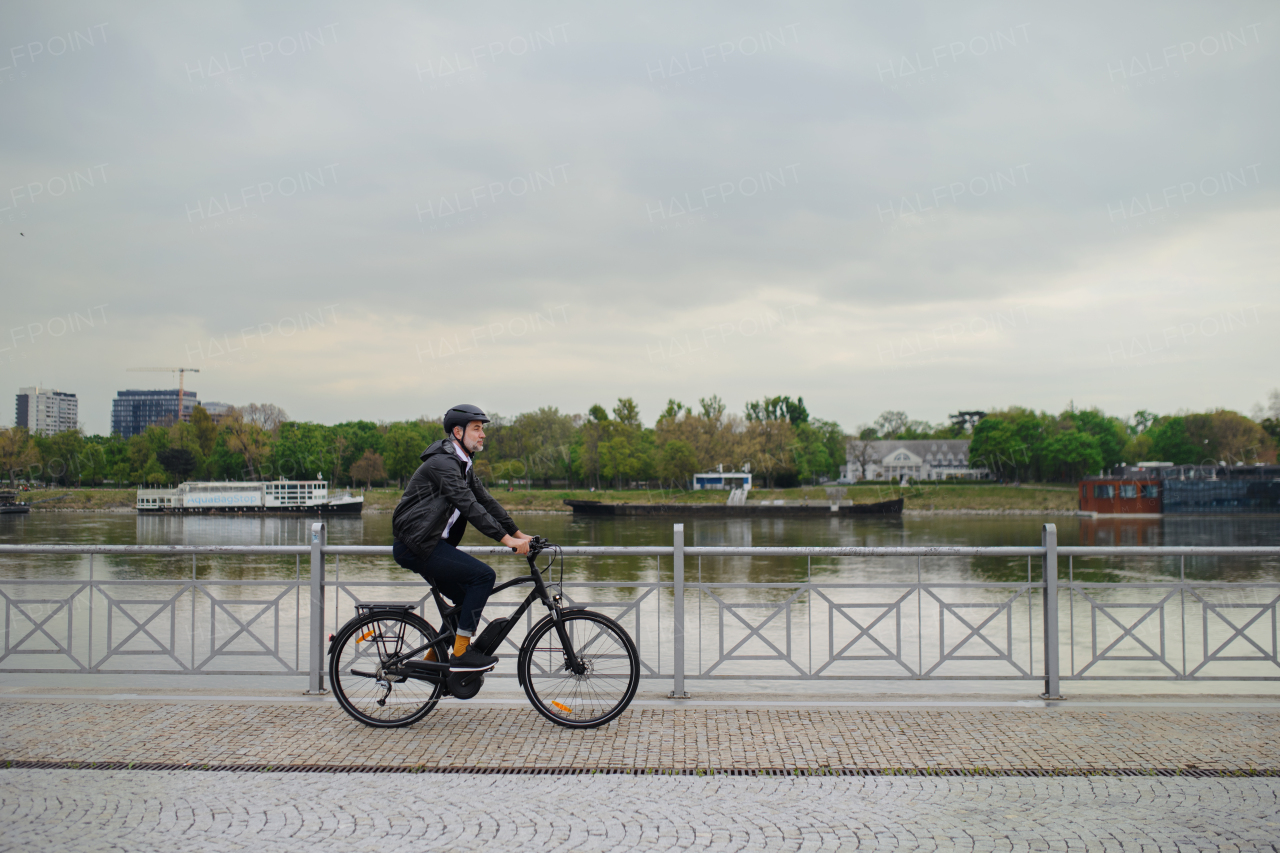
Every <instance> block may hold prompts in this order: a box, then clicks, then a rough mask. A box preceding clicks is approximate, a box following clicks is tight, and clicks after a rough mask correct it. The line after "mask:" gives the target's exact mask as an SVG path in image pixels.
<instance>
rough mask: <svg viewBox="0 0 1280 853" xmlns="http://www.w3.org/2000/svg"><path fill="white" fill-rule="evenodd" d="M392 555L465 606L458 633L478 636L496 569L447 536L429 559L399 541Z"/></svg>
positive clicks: (459, 614) (457, 602) (448, 596)
mask: <svg viewBox="0 0 1280 853" xmlns="http://www.w3.org/2000/svg"><path fill="white" fill-rule="evenodd" d="M391 555H392V556H393V557H395V560H396V562H397V563H399V564H400V566H401V567H402V568H405V569H408V570H409V571H411V572H417V573H418V574H420V575H422V579H423V580H425V581H426V582H427V583H429V584H431V585H432V586H433V587H435V588H436V589H438V590H440V593H441V594H442V595H443V596H444V597H445V598H447V599H449V600H450V601H452V602H453V603H454V604H458V605H461V610H459V611H458V634H459V636H463V637H471V636H474V635H475V632H476V626H478V625H479V624H480V614H481V613H482V612H483V611H484V605H485V602H487V601H488V600H489V593H491V592H493V583H494V581H495V580H496V579H497V575H495V574H494V573H493V569H491V568H489V567H488V566H486V565H485V564H484V563H482V562H480V561H479V560H477V559H476V558H475V557H473V556H471V555H470V554H464V553H463V552H462V551H459V550H458V549H457V548H455V547H454V546H452V545H450V544H449V543H448V542H445V541H444V540H443V539H442V540H440V543H439V544H437V545H436V548H435V550H434V551H432V552H431V556H430V557H428V558H427V559H426V560H423V559H422V558H421V557H419V556H418V555H417V554H415V553H414V552H413V549H411V548H410V547H409V546H408V545H406V544H404V543H403V542H401V541H399V540H396V542H395V543H394V544H393V545H392V546H391Z"/></svg>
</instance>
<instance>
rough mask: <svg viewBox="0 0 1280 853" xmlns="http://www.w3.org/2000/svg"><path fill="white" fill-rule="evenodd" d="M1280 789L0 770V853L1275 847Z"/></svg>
mask: <svg viewBox="0 0 1280 853" xmlns="http://www.w3.org/2000/svg"><path fill="white" fill-rule="evenodd" d="M1278 795H1280V780H1277V779H1167V778H1133V779H1127V778H1107V777H1091V778H1081V777H1070V778H1023V779H1015V778H1009V777H1005V778H982V779H959V778H949V779H947V778H941V779H939V778H928V779H925V778H895V779H889V778H830V777H828V778H803V777H802V778H762V777H724V776H720V777H711V778H698V777H691V776H677V777H639V778H637V777H632V776H573V777H565V776H479V775H465V774H432V773H424V774H415V775H405V774H366V773H359V774H348V773H341V774H340V773H246V772H239V773H202V772H194V773H193V772H185V771H170V772H147V771H115V772H112V771H96V770H0V849H4V850H24V851H27V850H40V851H62V850H83V851H95V853H96V851H100V850H104V849H124V850H129V851H153V850H154V851H165V853H171V851H185V850H191V851H201V853H206V851H214V852H215V853H217V852H218V851H232V850H251V851H255V853H256V851H284V850H289V851H328V850H341V851H376V853H389V851H399V850H405V851H423V850H483V851H489V853H493V852H494V851H506V850H521V851H530V850H563V851H633V850H661V851H667V850H694V849H696V850H699V851H703V850H706V851H731V850H732V851H737V850H769V851H793V850H794V851H800V850H854V849H857V850H962V851H968V850H974V851H977V850H982V851H990V850H996V851H1001V850H1063V851H1066V850H1071V851H1092V850H1097V851H1107V853H1115V851H1151V853H1157V851H1159V852H1160V853H1168V851H1191V850H1270V851H1274V850H1277V839H1280V803H1278V799H1277V798H1278Z"/></svg>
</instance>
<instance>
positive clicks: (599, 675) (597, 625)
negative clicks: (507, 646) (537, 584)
mask: <svg viewBox="0 0 1280 853" xmlns="http://www.w3.org/2000/svg"><path fill="white" fill-rule="evenodd" d="M562 623H563V624H564V630H565V634H566V635H567V636H568V638H569V643H570V645H571V646H572V647H573V650H574V653H575V654H576V656H577V664H576V665H575V662H574V661H573V660H571V659H570V657H569V654H568V653H567V652H566V650H565V648H564V645H563V643H561V642H560V635H559V634H558V633H557V632H556V624H555V622H554V620H552V619H550V618H547V619H544V620H543V621H542V622H540V623H539V624H538V625H536V626H534V629H533V633H531V634H530V635H529V638H528V639H527V640H526V641H525V645H524V649H523V651H522V654H521V655H520V664H519V666H520V678H521V680H522V681H523V682H524V692H525V695H526V696H528V697H529V701H530V702H531V703H533V707H534V708H536V709H537V710H538V713H540V714H542V716H544V717H546V718H547V719H548V720H550V721H551V722H553V723H557V724H559V725H562V726H567V727H569V728H575V729H591V728H595V727H596V726H602V725H604V724H605V723H607V722H609V721H610V720H613V719H614V718H616V717H617V716H618V715H619V714H621V713H622V712H623V711H625V710H626V709H627V706H628V705H630V704H631V700H632V699H634V698H635V695H636V688H637V687H639V686H640V654H639V653H638V652H637V651H636V646H635V643H633V642H632V641H631V637H630V635H628V634H627V632H626V631H625V630H624V629H623V627H622V626H621V625H619V624H618V623H617V622H614V621H613V620H612V619H610V618H609V617H608V616H605V615H603V614H600V613H594V612H592V611H590V610H571V611H569V612H568V613H565V614H564V616H563V618H562Z"/></svg>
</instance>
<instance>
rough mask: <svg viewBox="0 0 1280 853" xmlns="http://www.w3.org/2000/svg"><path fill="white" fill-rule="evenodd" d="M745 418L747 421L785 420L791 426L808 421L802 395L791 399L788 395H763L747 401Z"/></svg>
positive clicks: (807, 413) (807, 411)
mask: <svg viewBox="0 0 1280 853" xmlns="http://www.w3.org/2000/svg"><path fill="white" fill-rule="evenodd" d="M746 418H747V420H748V421H784V420H785V421H787V422H788V423H790V424H791V425H792V426H797V425H799V424H803V423H808V422H809V410H808V409H806V408H805V405H804V397H797V398H796V399H795V400H792V399H791V398H790V397H765V398H764V399H763V400H757V401H753V402H749V403H747V410H746Z"/></svg>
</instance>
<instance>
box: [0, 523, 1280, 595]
mask: <svg viewBox="0 0 1280 853" xmlns="http://www.w3.org/2000/svg"><path fill="white" fill-rule="evenodd" d="M315 520H316V519H312V518H298V517H289V516H250V517H245V516H233V515H207V516H164V515H135V514H132V513H114V512H112V513H107V512H97V513H94V512H42V513H31V514H29V515H7V516H0V543H5V544H21V543H58V544H68V545H71V544H104V545H135V544H137V545H142V544H147V545H159V544H166V545H306V544H308V542H309V541H310V529H311V525H312V523H314V521H315ZM516 521H517V523H518V524H519V525H520V526H521V529H522V530H524V531H525V532H528V533H535V534H538V535H542V536H545V537H547V538H548V539H550V540H551V541H553V542H557V543H560V544H562V545H632V546H634V545H670V544H671V542H672V533H673V531H672V525H673V523H675V522H677V521H680V519H676V518H660V519H659V518H627V519H614V518H585V517H578V518H575V517H574V516H572V515H570V514H567V513H529V514H525V515H522V516H517V518H516ZM1046 523H1052V524H1055V525H1056V526H1057V529H1058V544H1059V545H1274V544H1277V543H1280V516H1273V517H1265V516H1251V517H1245V516H1165V517H1161V518H1132V519H1125V518H1107V519H1089V518H1077V517H1075V516H1063V515H1045V516H1030V515H1028V516H1023V515H1019V516H1003V515H1000V516H991V515H908V516H904V517H896V518H894V517H868V518H839V519H835V518H833V519H797V518H786V519H782V518H778V519H721V520H707V519H699V520H685V521H684V525H685V545H686V546H695V545H702V546H712V545H733V546H738V545H755V546H770V545H775V546H776V545H787V546H800V545H808V546H895V545H899V546H900V545H975V546H984V545H985V546H990V545H1039V544H1040V533H1041V528H1042V526H1043V525H1044V524H1046ZM327 524H328V537H329V542H330V543H331V544H334V545H390V544H391V541H392V535H391V515H390V514H389V513H380V514H373V513H370V514H366V515H364V516H362V517H356V518H331V519H328V520H327ZM464 544H468V545H485V544H493V543H492V542H491V541H490V540H488V539H487V538H485V537H484V536H482V535H480V534H478V533H477V532H476V531H475V530H474V529H469V530H468V531H467V535H466V538H465V540H464ZM189 560H190V558H187V563H185V564H184V569H183V571H189V570H190V569H189ZM294 562H295V561H294V560H293V559H292V558H288V559H284V558H278V557H265V558H264V557H235V558H228V557H210V558H206V557H201V558H199V560H198V561H197V570H198V572H199V575H200V576H201V577H206V578H227V579H231V578H240V579H250V578H254V577H269V576H276V577H279V576H281V574H280V573H281V572H287V573H290V574H291V573H292V571H291V570H292V569H294V568H295V566H294V565H292V564H293V563H294ZM178 563H179V561H178V560H176V559H173V558H163V557H146V558H116V557H112V558H109V559H106V560H101V559H100V562H99V563H98V565H99V567H100V569H103V570H106V571H108V572H111V573H116V572H119V573H123V574H122V575H121V576H129V575H131V574H133V572H135V571H143V572H144V574H146V573H149V572H150V571H152V570H155V571H164V570H165V568H166V567H169V566H174V567H176V566H177V565H178ZM508 563H509V564H510V566H511V570H512V572H515V571H518V568H519V565H520V564H519V563H518V562H516V561H515V560H511V559H501V560H499V561H497V562H496V565H497V566H498V569H499V575H500V577H501V576H502V575H503V567H505V566H506V565H507V564H508ZM1076 563H1077V565H1074V566H1073V567H1072V569H1073V571H1074V576H1075V577H1076V578H1077V579H1082V580H1091V581H1119V580H1123V579H1125V578H1141V577H1150V578H1151V579H1157V578H1168V577H1177V576H1178V575H1179V572H1180V571H1182V568H1183V567H1182V565H1181V563H1180V561H1179V560H1178V559H1175V558H1144V557H1133V558H1125V559H1120V558H1105V559H1096V560H1085V561H1076ZM286 564H289V565H286ZM895 564H896V565H898V566H899V567H909V568H910V574H911V575H915V573H916V570H917V565H916V561H915V560H914V559H910V560H907V561H905V562H904V561H884V560H877V559H861V558H838V559H822V560H819V559H815V560H813V561H812V562H809V561H806V560H803V559H800V560H794V559H780V560H775V559H761V558H754V559H752V558H706V559H704V560H702V565H701V570H702V572H703V578H704V579H705V580H708V581H716V582H721V581H757V582H759V581H771V582H786V581H795V580H803V579H804V578H805V577H806V576H807V575H808V574H809V572H811V571H812V572H813V573H814V576H815V577H822V578H825V579H828V580H832V581H847V582H863V581H869V580H880V579H883V578H884V577H885V566H893V565H895ZM130 567H133V568H130ZM144 567H146V568H144ZM304 568H305V567H304ZM920 569H921V571H922V572H923V573H924V577H925V579H934V580H989V581H997V580H999V581H1013V580H1019V579H1025V577H1026V570H1027V565H1026V560H1025V558H1022V559H1012V560H1004V559H993V558H954V557H953V558H931V559H926V560H924V561H923V563H922V565H921V566H920ZM87 570H88V560H87V558H81V557H49V556H24V557H13V556H8V557H0V577H5V578H19V577H23V578H36V577H63V578H74V577H80V576H87V574H85V573H86V572H87ZM343 570H344V571H347V572H353V573H358V574H360V575H363V576H367V577H369V578H375V577H376V578H385V579H387V580H402V579H404V578H405V575H406V573H405V572H404V571H403V570H401V569H400V568H399V567H398V566H396V565H395V563H393V562H392V561H391V560H390V558H386V559H374V558H367V559H354V558H349V559H348V560H345V561H344V566H343ZM686 571H688V572H689V573H690V578H691V579H693V575H694V574H695V573H696V572H697V571H698V566H697V565H696V563H691V565H690V567H689V568H688V569H687V570H686ZM1035 571H1036V572H1038V571H1039V568H1038V566H1037V567H1035ZM1186 571H1187V577H1188V578H1194V579H1199V580H1223V581H1250V580H1251V581H1277V580H1280V558H1263V559H1234V558H1222V557H1211V558H1196V559H1195V560H1190V561H1188V562H1187V564H1186ZM669 572H670V565H669V560H668V561H662V563H661V564H660V561H658V560H657V559H656V558H625V557H617V558H607V559H605V558H578V559H572V560H568V561H567V562H566V575H565V577H566V579H569V578H572V579H574V580H582V581H589V580H609V581H618V580H627V579H637V580H638V579H642V578H646V579H654V580H656V579H658V574H659V573H660V574H662V575H663V576H664V579H669V577H670V574H669ZM890 573H891V574H897V572H894V571H893V570H890ZM1065 573H1066V567H1065V561H1064V576H1065ZM99 577H101V575H100V576H99Z"/></svg>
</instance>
